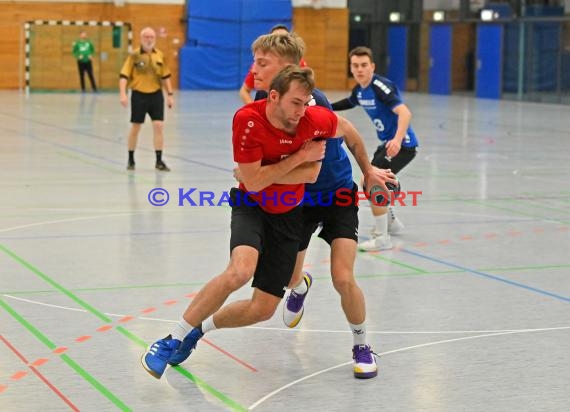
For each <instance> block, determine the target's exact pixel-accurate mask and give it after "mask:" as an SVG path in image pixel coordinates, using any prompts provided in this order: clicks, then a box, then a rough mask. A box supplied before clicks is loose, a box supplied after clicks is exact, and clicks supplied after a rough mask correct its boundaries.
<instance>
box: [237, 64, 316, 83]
mask: <svg viewBox="0 0 570 412" xmlns="http://www.w3.org/2000/svg"><path fill="white" fill-rule="evenodd" d="M299 66H301V67H307V62H306V61H305V60H303V58H301V61H300V62H299ZM251 69H253V64H252V65H251V67H250V68H249V71H248V72H247V75H246V76H245V79H243V82H244V83H245V85H246V86H247V87H249V88H250V89H252V90H253V89H255V82H254V79H253V72H252V71H251Z"/></svg>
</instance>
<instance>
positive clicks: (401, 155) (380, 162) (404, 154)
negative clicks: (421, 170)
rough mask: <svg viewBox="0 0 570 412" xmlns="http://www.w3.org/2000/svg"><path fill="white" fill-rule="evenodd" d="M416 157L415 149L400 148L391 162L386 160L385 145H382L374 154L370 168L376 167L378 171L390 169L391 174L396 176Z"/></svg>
mask: <svg viewBox="0 0 570 412" xmlns="http://www.w3.org/2000/svg"><path fill="white" fill-rule="evenodd" d="M414 157H416V148H415V147H404V146H402V147H400V151H399V152H398V154H397V155H396V156H395V157H393V158H392V160H388V159H386V143H382V144H381V145H380V146H378V148H377V149H376V152H374V157H373V158H372V162H370V163H372V166H376V167H378V168H380V169H391V170H392V173H394V174H397V173H398V172H399V171H400V170H402V169H403V168H404V167H406V165H407V164H408V163H410V162H411V161H412V159H413V158H414Z"/></svg>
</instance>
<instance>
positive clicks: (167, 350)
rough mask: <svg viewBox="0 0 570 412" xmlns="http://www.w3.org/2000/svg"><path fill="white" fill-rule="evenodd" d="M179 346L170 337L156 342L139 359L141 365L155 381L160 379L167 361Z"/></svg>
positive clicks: (178, 343)
mask: <svg viewBox="0 0 570 412" xmlns="http://www.w3.org/2000/svg"><path fill="white" fill-rule="evenodd" d="M179 346H180V341H179V340H177V339H172V336H171V335H168V336H167V337H166V338H164V339H160V340H157V341H156V342H154V343H153V344H152V345H150V346H149V348H148V349H147V351H146V352H145V353H143V355H142V358H141V362H142V365H143V366H144V368H145V369H146V371H147V372H148V373H150V374H151V375H152V376H154V377H155V378H156V379H160V378H161V376H162V374H163V373H164V370H165V369H166V365H167V364H168V359H169V358H170V356H171V355H172V354H173V353H174V352H175V351H176V349H178V347H179Z"/></svg>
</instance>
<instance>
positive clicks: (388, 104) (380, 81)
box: [332, 74, 418, 147]
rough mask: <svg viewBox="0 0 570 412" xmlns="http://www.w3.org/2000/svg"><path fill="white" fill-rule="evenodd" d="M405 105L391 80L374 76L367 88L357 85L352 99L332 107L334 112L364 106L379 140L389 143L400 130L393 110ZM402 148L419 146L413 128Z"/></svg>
mask: <svg viewBox="0 0 570 412" xmlns="http://www.w3.org/2000/svg"><path fill="white" fill-rule="evenodd" d="M403 103H404V102H403V101H402V98H401V97H400V91H399V90H398V88H397V87H396V85H395V84H394V83H393V82H392V81H391V80H390V79H387V78H385V77H382V76H379V75H378V74H374V75H373V76H372V81H371V82H370V84H369V85H368V86H367V87H364V88H363V87H361V86H360V85H356V86H355V87H354V89H352V93H351V95H350V97H348V98H347V99H343V100H340V101H338V102H335V103H333V105H332V107H333V109H334V110H345V109H351V108H353V107H355V106H362V108H363V109H364V110H365V111H366V114H367V115H368V117H370V119H371V120H372V123H374V127H375V128H376V134H377V135H378V139H380V140H381V141H382V142H387V141H388V140H392V139H393V138H394V135H395V134H396V130H397V129H398V115H397V114H396V113H394V112H393V111H392V110H393V109H394V108H396V107H397V106H399V105H401V104H403ZM402 146H403V147H416V146H418V139H417V138H416V134H415V133H414V130H413V129H412V127H411V126H409V127H408V131H407V133H406V136H405V137H404V139H403V140H402Z"/></svg>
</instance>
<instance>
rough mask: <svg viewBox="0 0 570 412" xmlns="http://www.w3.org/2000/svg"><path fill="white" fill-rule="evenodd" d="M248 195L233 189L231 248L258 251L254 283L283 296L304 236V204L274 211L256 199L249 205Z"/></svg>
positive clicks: (231, 197) (260, 288) (270, 292)
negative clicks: (281, 210)
mask: <svg viewBox="0 0 570 412" xmlns="http://www.w3.org/2000/svg"><path fill="white" fill-rule="evenodd" d="M245 196H246V194H245V193H244V192H242V191H240V190H239V189H237V188H235V187H234V188H232V189H231V191H230V199H231V204H232V223H231V232H232V234H231V239H230V251H231V250H233V249H234V248H235V247H236V246H243V245H245V246H251V247H253V248H255V249H257V250H258V251H259V260H258V261H257V267H256V268H255V274H254V275H253V282H252V284H251V285H252V286H253V287H256V288H258V289H259V290H262V291H264V292H266V293H269V294H271V295H274V296H277V297H278V298H282V297H283V296H284V294H285V289H286V288H287V286H288V285H289V281H290V280H291V276H292V275H293V270H294V269H295V262H296V260H297V252H298V251H299V241H300V239H301V229H302V223H303V220H302V218H303V216H302V209H303V208H302V206H297V207H295V208H294V209H292V210H290V211H288V212H286V213H282V214H272V213H267V212H265V211H263V209H261V207H259V206H258V205H257V204H255V201H254V200H253V199H250V200H249V203H250V204H255V206H249V205H248V204H247V203H246V202H244V201H243V199H244V197H245Z"/></svg>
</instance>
